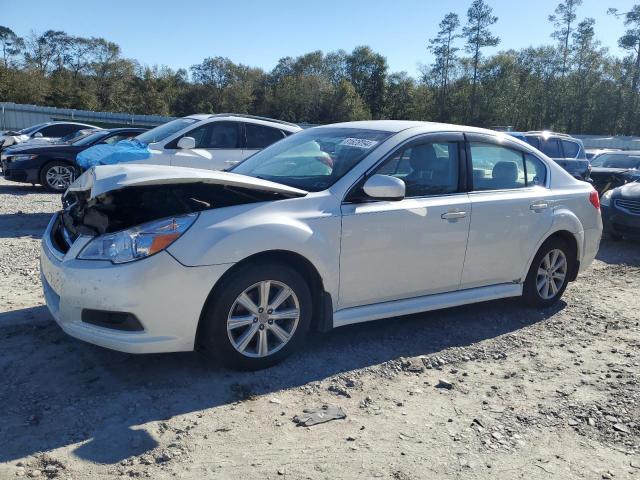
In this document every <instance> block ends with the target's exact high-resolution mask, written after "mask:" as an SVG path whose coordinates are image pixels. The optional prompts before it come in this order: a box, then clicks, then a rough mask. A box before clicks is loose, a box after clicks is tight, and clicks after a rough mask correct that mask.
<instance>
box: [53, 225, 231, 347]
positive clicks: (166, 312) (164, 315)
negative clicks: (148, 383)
mask: <svg viewBox="0 0 640 480" xmlns="http://www.w3.org/2000/svg"><path fill="white" fill-rule="evenodd" d="M56 217H57V215H56V216H54V218H52V220H51V222H50V223H49V226H48V227H47V230H46V232H45V234H44V236H43V239H42V245H41V255H40V270H41V278H42V287H43V291H44V296H45V300H46V303H47V307H48V308H49V311H50V312H51V314H52V315H53V317H54V318H55V320H56V322H57V323H58V324H59V325H60V327H62V329H63V330H64V331H65V332H66V333H68V334H69V335H71V336H73V337H76V338H79V339H81V340H84V341H86V342H90V343H93V344H96V345H100V346H102V347H106V348H111V349H114V350H119V351H123V352H129V353H157V352H176V351H188V350H193V349H194V344H195V337H196V331H197V327H198V322H199V319H200V314H201V312H202V309H203V307H204V304H205V302H206V299H207V296H208V295H209V293H210V291H211V289H212V288H213V286H214V284H215V283H216V282H217V281H218V280H219V279H220V277H221V276H222V275H223V274H224V272H225V271H226V270H227V269H228V268H229V267H231V264H224V265H210V266H202V267H185V266H184V265H182V264H180V263H179V262H178V261H177V260H176V259H174V258H173V257H172V256H171V255H170V254H169V253H167V252H166V251H162V252H159V253H157V254H156V255H153V256H151V257H148V258H145V259H142V260H138V261H135V262H130V263H125V264H120V265H114V264H112V263H111V262H108V261H89V260H78V259H77V258H76V257H77V255H78V253H79V252H80V251H81V250H82V248H83V247H84V246H85V245H86V244H87V243H88V242H89V241H90V240H91V239H90V238H89V237H79V238H78V239H77V240H76V241H75V242H74V243H73V245H72V246H71V248H70V249H69V251H67V252H66V253H63V252H62V251H60V249H58V248H57V247H56V245H55V244H54V242H53V241H52V239H51V229H52V227H53V225H54V223H55V220H56ZM83 309H92V310H101V311H108V312H126V313H130V314H133V315H135V317H136V318H137V319H138V320H139V322H140V323H141V324H142V327H143V330H142V331H120V330H115V329H112V328H107V327H102V326H97V325H93V324H90V323H86V322H83V321H82V311H83Z"/></svg>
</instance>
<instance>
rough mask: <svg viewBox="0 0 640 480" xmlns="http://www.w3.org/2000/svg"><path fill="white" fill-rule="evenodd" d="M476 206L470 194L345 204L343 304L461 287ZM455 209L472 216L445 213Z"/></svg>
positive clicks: (342, 246) (377, 300)
mask: <svg viewBox="0 0 640 480" xmlns="http://www.w3.org/2000/svg"><path fill="white" fill-rule="evenodd" d="M470 209H471V204H470V202H469V196H468V195H467V194H466V193H463V194H457V195H445V196H441V197H430V198H407V199H404V200H402V201H399V202H398V201H397V202H373V203H365V204H346V205H343V206H342V244H341V254H340V259H341V261H340V271H341V281H340V297H339V300H338V306H339V307H340V308H348V307H353V306H357V305H366V304H370V303H377V302H381V301H382V302H386V301H389V300H397V299H402V298H409V297H418V296H423V295H428V294H434V293H441V292H447V291H452V290H457V289H458V288H459V285H460V274H461V272H462V266H463V263H464V258H465V250H466V248H467V236H468V235H469V221H470V219H471V210H470ZM453 211H456V212H466V213H467V216H466V217H463V218H460V219H451V220H446V219H443V218H441V216H442V215H443V214H446V213H448V212H453ZM436 266H437V267H436ZM434 269H437V272H438V273H437V275H434Z"/></svg>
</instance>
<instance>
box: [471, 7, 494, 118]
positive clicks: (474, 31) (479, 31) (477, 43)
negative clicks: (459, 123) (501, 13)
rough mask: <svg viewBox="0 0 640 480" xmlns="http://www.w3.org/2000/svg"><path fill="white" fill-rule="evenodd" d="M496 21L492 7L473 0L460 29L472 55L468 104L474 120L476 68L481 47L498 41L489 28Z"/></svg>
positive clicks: (491, 45) (476, 85)
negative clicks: (465, 22) (469, 99)
mask: <svg viewBox="0 0 640 480" xmlns="http://www.w3.org/2000/svg"><path fill="white" fill-rule="evenodd" d="M497 21H498V17H496V16H494V15H493V9H492V8H491V7H490V6H489V5H487V4H486V3H485V2H484V0H473V3H472V4H471V7H469V10H467V24H466V25H465V26H464V28H463V29H462V34H463V36H464V37H465V38H466V40H467V42H466V45H465V49H466V51H467V52H468V53H470V54H471V56H472V57H471V61H472V69H473V80H472V84H471V104H470V111H471V112H470V117H471V119H472V120H475V115H476V94H477V87H478V68H479V66H480V60H481V58H482V49H483V48H484V47H495V46H496V45H498V44H499V43H500V39H499V38H498V37H496V36H494V35H492V34H491V31H490V30H489V27H490V26H491V25H493V24H495V23H496V22H497Z"/></svg>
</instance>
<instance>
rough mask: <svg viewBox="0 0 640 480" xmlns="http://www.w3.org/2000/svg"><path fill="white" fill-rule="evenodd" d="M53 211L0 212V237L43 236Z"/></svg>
mask: <svg viewBox="0 0 640 480" xmlns="http://www.w3.org/2000/svg"><path fill="white" fill-rule="evenodd" d="M51 216H52V214H51V213H6V214H0V238H19V237H32V238H42V234H43V233H44V231H45V229H46V228H47V225H48V224H49V221H50V220H51Z"/></svg>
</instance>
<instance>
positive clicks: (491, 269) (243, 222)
mask: <svg viewBox="0 0 640 480" xmlns="http://www.w3.org/2000/svg"><path fill="white" fill-rule="evenodd" d="M340 126H344V127H345V128H370V129H379V130H389V131H392V132H394V134H392V135H391V136H390V137H389V138H388V139H386V140H385V141H383V142H381V143H380V144H379V145H378V146H377V147H376V148H375V149H374V150H372V151H371V152H370V153H369V155H368V156H366V157H365V158H364V159H363V160H362V161H361V162H360V163H358V164H356V165H355V166H354V167H353V168H352V169H351V170H350V171H349V172H348V173H347V174H346V175H345V176H344V177H342V178H341V179H340V180H338V181H337V182H336V183H335V184H333V185H332V186H331V187H330V188H328V189H326V190H324V191H320V192H305V191H304V190H300V189H297V188H293V187H288V186H286V185H282V184H278V183H274V182H269V181H266V180H260V179H258V178H253V177H247V176H243V175H238V174H235V173H227V172H213V171H205V170H196V169H191V168H176V167H165V166H153V165H148V166H142V165H138V166H136V165H128V164H127V165H122V164H121V165H114V166H108V167H107V166H104V167H97V168H95V170H94V169H92V170H89V171H88V172H87V173H88V175H87V174H85V175H83V176H82V177H80V178H79V179H78V180H77V181H76V182H75V183H74V185H72V187H70V190H71V191H74V190H73V189H76V191H82V190H84V191H90V192H91V193H90V195H91V197H96V196H99V195H101V194H104V193H106V192H110V191H114V190H118V189H124V188H130V187H136V186H142V185H162V184H166V185H167V186H168V188H170V185H172V184H176V183H190V182H204V183H211V184H218V185H230V186H237V187H243V188H250V189H252V188H253V189H257V190H262V191H272V192H276V193H281V194H284V195H286V196H289V197H292V198H285V199H281V200H278V201H260V202H256V203H247V204H241V205H234V206H228V207H224V208H219V209H215V208H214V209H210V210H204V211H201V212H200V213H199V217H198V219H197V220H196V221H195V223H194V224H193V225H192V226H191V227H190V228H189V229H188V230H187V231H186V233H184V234H183V235H182V236H181V237H180V238H178V240H176V241H175V242H174V243H173V244H171V245H170V246H169V247H168V248H167V249H166V251H163V252H161V253H158V254H156V255H154V256H153V257H151V258H146V259H143V260H139V261H134V262H131V263H127V264H122V265H114V264H111V263H110V262H108V261H86V260H78V259H76V256H77V254H78V252H79V249H80V248H82V246H83V245H84V244H85V243H86V242H87V240H88V239H87V238H84V239H82V240H80V239H79V240H76V242H75V243H74V244H73V246H72V248H71V250H70V251H68V252H67V253H66V254H64V255H63V256H60V255H58V254H59V253H60V252H58V254H56V252H55V248H54V247H53V246H52V245H51V242H50V241H49V240H48V239H49V236H50V229H51V225H50V226H49V228H48V230H47V232H46V233H45V236H44V238H43V243H42V274H43V278H44V280H43V283H44V284H45V293H46V297H47V304H48V305H49V308H50V310H51V311H52V313H53V315H54V317H55V318H56V320H57V321H58V322H59V323H60V324H61V325H62V327H63V328H64V329H65V331H67V332H68V333H70V334H71V335H74V336H77V337H79V338H82V339H84V340H87V341H90V342H93V343H97V344H99V345H103V346H108V347H110V348H115V349H119V350H124V351H129V352H139V353H144V352H150V351H154V352H157V351H175V350H190V349H193V348H194V342H195V332H196V331H197V326H198V322H199V320H200V314H201V312H202V309H203V307H204V304H205V301H206V298H207V297H208V295H209V292H210V291H211V290H212V288H213V287H214V286H215V285H216V283H217V282H218V280H219V279H220V278H221V277H222V275H224V273H225V272H227V271H229V269H231V268H233V267H234V265H236V264H238V263H239V262H242V261H244V260H246V259H249V258H251V257H252V256H253V255H256V254H261V253H264V252H272V251H281V252H289V253H292V254H296V255H299V256H301V257H304V259H306V260H307V261H308V262H309V263H310V264H311V265H312V266H313V267H314V268H315V269H316V270H317V272H318V275H319V277H320V279H321V281H322V287H323V289H324V291H325V292H326V293H327V294H328V295H329V296H330V299H331V300H332V303H331V306H332V313H333V326H334V327H338V326H343V325H347V324H350V323H358V322H363V321H367V320H376V319H382V318H388V317H393V316H396V315H405V314H411V313H417V312H421V311H427V310H432V309H436V308H445V307H450V306H456V305H463V304H468V303H473V302H479V301H485V300H492V299H497V298H506V297H511V296H518V295H521V294H522V283H523V281H524V278H525V276H526V273H527V271H528V270H529V267H530V265H531V262H532V259H533V257H534V255H535V253H536V251H537V249H538V248H539V247H540V245H542V243H543V242H544V241H545V240H546V239H547V238H549V236H551V235H552V234H554V233H556V232H563V233H567V232H568V233H569V234H571V235H573V238H575V239H576V243H577V247H578V248H577V250H578V251H577V260H578V261H579V262H580V269H581V270H584V269H585V268H587V267H588V265H589V264H590V263H591V261H592V260H593V258H594V257H595V255H596V253H597V249H598V244H599V241H600V235H601V231H602V222H601V219H600V214H599V211H597V210H596V209H595V208H594V206H593V205H592V204H591V203H590V201H589V194H590V192H591V191H592V187H591V186H590V185H588V184H587V183H584V182H580V181H578V180H576V179H574V178H573V177H571V175H569V174H568V173H567V172H565V171H564V170H563V169H562V168H561V167H559V166H558V165H556V164H555V162H553V161H551V160H550V159H548V158H546V157H544V156H541V155H540V153H539V152H537V151H536V150H534V149H533V148H532V147H531V146H529V145H528V144H526V143H524V142H520V141H518V140H517V139H513V138H511V137H501V136H500V134H496V133H495V132H487V131H485V130H481V129H475V128H472V127H460V126H455V125H441V124H430V123H423V122H396V121H379V122H351V123H346V124H338V125H333V126H327V127H318V128H319V129H322V128H336V127H340ZM191 128H192V127H191ZM440 132H471V133H473V132H476V133H484V134H491V135H494V136H496V137H498V138H508V140H509V141H510V142H512V143H515V144H517V145H519V146H520V147H521V149H522V150H524V151H526V152H532V153H533V154H534V155H536V156H537V157H538V158H540V159H541V161H543V162H544V164H545V165H546V166H547V168H548V181H547V185H546V186H538V187H533V188H522V189H514V190H503V191H491V192H470V193H466V192H464V193H457V194H452V195H442V196H431V197H420V198H407V199H404V200H400V201H372V202H365V203H349V202H345V201H344V200H345V197H346V195H347V193H348V192H349V191H350V189H351V188H352V187H353V186H354V185H355V184H356V183H357V182H358V181H359V179H360V178H361V177H362V176H363V175H364V174H365V173H366V172H368V171H370V170H371V169H372V167H374V166H375V165H377V164H378V162H379V161H380V160H381V159H384V158H385V157H386V156H387V155H388V154H390V153H391V152H393V151H395V149H396V148H397V147H398V146H400V145H403V143H404V142H406V141H407V140H409V139H412V138H415V137H417V136H420V135H426V134H431V133H440ZM536 202H546V203H547V204H548V205H547V208H543V209H538V210H539V211H538V210H536V209H531V204H532V203H536ZM452 211H459V212H462V211H464V212H467V215H465V216H462V217H461V218H459V219H457V220H455V221H451V220H448V219H446V218H445V219H443V218H441V215H442V214H445V213H448V212H452ZM467 238H468V240H467ZM47 289H50V290H51V291H50V292H48V293H47ZM131 292H135V295H132V293H131ZM176 292H180V296H181V301H180V302H176V301H175V298H176ZM83 306H85V307H86V308H102V307H104V308H108V309H113V310H114V311H127V312H132V313H134V314H135V315H136V316H137V317H138V318H140V320H141V322H142V323H143V325H144V326H145V331H144V332H113V331H110V330H108V329H105V328H101V327H96V326H92V325H87V324H83V323H82V322H81V321H80V320H79V316H78V312H79V309H81V308H82V307H83ZM175 318H180V322H175V321H174V320H175Z"/></svg>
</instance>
